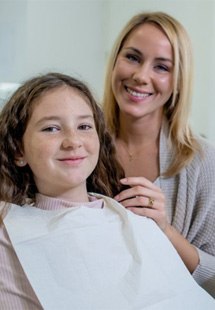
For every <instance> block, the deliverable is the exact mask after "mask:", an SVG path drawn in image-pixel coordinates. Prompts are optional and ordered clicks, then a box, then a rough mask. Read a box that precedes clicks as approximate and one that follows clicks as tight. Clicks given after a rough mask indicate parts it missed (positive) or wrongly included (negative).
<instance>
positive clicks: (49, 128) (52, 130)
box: [42, 126, 60, 132]
mask: <svg viewBox="0 0 215 310" xmlns="http://www.w3.org/2000/svg"><path fill="white" fill-rule="evenodd" d="M59 130H60V128H59V127H57V126H48V127H45V128H43V129H42V131H46V132H57V131H59Z"/></svg>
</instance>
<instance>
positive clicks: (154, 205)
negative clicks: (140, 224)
mask: <svg viewBox="0 0 215 310" xmlns="http://www.w3.org/2000/svg"><path fill="white" fill-rule="evenodd" d="M120 182H121V183H122V184H124V185H128V186H130V187H131V188H129V189H126V190H123V191H122V192H120V193H119V194H118V195H117V196H115V197H114V199H116V200H117V201H118V202H120V203H121V204H122V205H123V206H124V207H125V208H127V209H129V210H131V211H132V212H134V213H136V214H137V215H142V216H146V217H149V218H151V219H153V220H154V221H155V222H156V223H157V225H158V226H159V227H160V228H161V229H162V230H163V231H164V232H165V230H166V228H167V225H168V221H167V215H166V210H165V196H164V194H163V192H162V191H161V189H160V188H159V187H158V186H156V185H154V184H153V183H152V182H150V181H149V180H147V179H146V178H144V177H128V178H124V179H122V180H120Z"/></svg>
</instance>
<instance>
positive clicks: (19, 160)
mask: <svg viewBox="0 0 215 310" xmlns="http://www.w3.org/2000/svg"><path fill="white" fill-rule="evenodd" d="M15 164H16V165H17V166H18V167H24V166H26V165H27V161H26V160H25V159H24V157H23V156H17V157H16V158H15Z"/></svg>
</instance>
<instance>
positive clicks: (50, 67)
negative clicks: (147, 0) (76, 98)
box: [0, 0, 106, 94]
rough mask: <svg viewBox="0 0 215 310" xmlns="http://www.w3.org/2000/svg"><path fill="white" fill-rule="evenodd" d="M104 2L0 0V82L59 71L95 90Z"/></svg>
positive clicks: (101, 58) (101, 52)
mask: <svg viewBox="0 0 215 310" xmlns="http://www.w3.org/2000/svg"><path fill="white" fill-rule="evenodd" d="M105 6H106V1H100V0H92V1H91V0H89V1H87V0H0V37H1V41H0V43H1V45H0V82H22V81H23V80H25V79H26V78H28V77H31V76H32V75H35V74H38V73H44V72H47V71H61V72H64V73H67V74H72V75H74V76H76V77H79V78H82V79H83V80H85V81H87V82H88V84H90V86H91V88H92V89H93V90H95V93H97V94H101V89H102V80H103V72H102V70H101V68H103V66H104V61H105V56H104V45H105V36H104V32H105V29H104V23H103V20H104V18H105V12H106V10H105Z"/></svg>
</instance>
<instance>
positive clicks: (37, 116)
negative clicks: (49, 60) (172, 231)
mask: <svg viewBox="0 0 215 310" xmlns="http://www.w3.org/2000/svg"><path fill="white" fill-rule="evenodd" d="M0 135H1V141H0V163H1V171H0V180H1V186H0V200H1V201H2V204H1V206H2V213H1V216H2V223H1V227H0V287H1V290H0V304H1V308H2V309H17V310H18V309H27V310H28V309H29V310H30V309H31V310H34V309H46V310H54V309H56V310H57V309H77V310H78V309H80V310H81V309H86V310H87V309H95V310H99V309H150V308H151V305H153V309H161V308H160V306H161V305H163V307H164V308H165V309H173V308H174V309H181V308H182V307H183V308H185V309H186V306H187V309H188V308H190V307H192V305H193V301H194V300H195V298H196V300H198V303H197V305H195V307H196V309H202V307H205V308H207V309H212V307H214V302H213V300H212V299H211V298H210V297H209V296H208V295H207V294H206V293H205V292H204V291H203V290H201V289H200V288H199V287H198V286H197V284H195V282H194V281H193V280H192V277H190V275H189V273H188V271H187V270H186V268H185V267H184V265H183V264H182V262H181V260H180V259H179V257H178V256H177V254H176V252H175V250H174V248H173V247H172V246H171V244H170V242H169V241H168V240H167V238H166V237H165V236H164V234H163V233H162V232H161V230H160V229H159V228H158V226H157V225H156V224H155V223H154V222H153V221H152V220H148V219H146V218H143V217H139V216H137V215H135V214H133V213H132V212H130V211H127V210H126V209H125V208H124V207H122V206H121V205H120V204H119V203H117V202H116V201H115V200H112V199H111V198H108V197H106V196H104V195H110V196H114V195H115V194H116V192H118V191H120V190H121V189H120V186H119V179H120V178H121V177H122V175H123V174H122V170H121V169H120V167H118V164H117V163H116V161H115V155H114V148H113V144H112V141H111V139H110V136H109V134H108V132H107V131H106V129H105V127H104V121H103V116H102V113H101V110H100V108H99V107H98V106H97V104H96V102H95V100H94V99H93V97H92V95H91V93H90V91H89V90H88V88H87V87H86V86H85V85H84V84H83V83H82V82H80V81H78V80H76V79H74V78H72V77H69V76H66V75H63V74H58V73H50V74H47V75H44V76H40V77H36V78H33V79H31V80H29V81H27V82H26V83H25V84H24V85H23V86H21V87H20V88H19V89H18V90H17V91H16V92H15V94H14V95H13V96H12V98H11V99H10V100H9V101H8V102H7V103H6V105H5V106H4V108H3V110H2V112H1V116H0ZM117 171H118V172H117ZM93 192H97V193H100V194H95V193H93ZM102 194H104V195H102ZM149 234H150V236H149ZM162 253H163V254H162ZM165 253H166V254H167V255H166V254H165ZM182 296H183V298H181V297H182ZM184 306H185V307H184ZM198 307H199V308H198Z"/></svg>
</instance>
